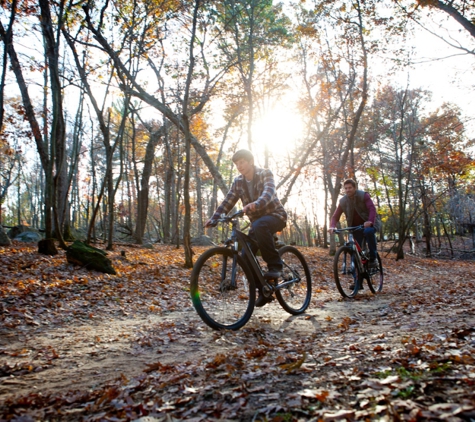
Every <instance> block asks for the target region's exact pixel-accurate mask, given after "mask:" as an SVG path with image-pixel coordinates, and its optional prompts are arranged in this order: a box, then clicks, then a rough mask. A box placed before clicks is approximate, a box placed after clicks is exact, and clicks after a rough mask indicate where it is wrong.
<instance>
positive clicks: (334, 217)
mask: <svg viewBox="0 0 475 422" xmlns="http://www.w3.org/2000/svg"><path fill="white" fill-rule="evenodd" d="M341 214H343V208H341V207H340V204H338V207H336V210H335V212H334V213H333V215H332V219H331V222H330V228H329V229H328V231H329V232H330V233H333V231H334V230H335V229H336V225H337V223H338V222H339V221H340V217H341Z"/></svg>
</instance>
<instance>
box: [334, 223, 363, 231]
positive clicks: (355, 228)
mask: <svg viewBox="0 0 475 422" xmlns="http://www.w3.org/2000/svg"><path fill="white" fill-rule="evenodd" d="M358 230H364V225H363V224H362V225H361V226H353V227H345V228H344V229H334V230H333V233H341V232H355V231H358Z"/></svg>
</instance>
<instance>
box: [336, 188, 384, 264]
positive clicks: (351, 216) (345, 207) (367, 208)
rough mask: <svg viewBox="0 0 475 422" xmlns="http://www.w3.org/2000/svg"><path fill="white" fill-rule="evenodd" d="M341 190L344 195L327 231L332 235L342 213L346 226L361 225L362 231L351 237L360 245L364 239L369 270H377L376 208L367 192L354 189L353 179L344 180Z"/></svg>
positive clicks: (378, 222) (377, 228) (377, 226)
mask: <svg viewBox="0 0 475 422" xmlns="http://www.w3.org/2000/svg"><path fill="white" fill-rule="evenodd" d="M343 188H344V189H345V194H346V195H345V196H343V198H341V199H340V202H339V204H338V207H337V209H336V210H335V213H334V214H333V216H332V219H331V223H330V228H329V229H328V231H329V232H330V233H333V231H334V230H335V228H336V225H337V223H338V221H339V220H340V217H341V214H343V213H344V214H345V216H346V222H347V224H348V226H359V225H363V226H364V231H363V232H361V231H356V232H354V233H353V236H354V238H355V240H356V241H357V242H358V243H359V244H360V245H362V243H363V237H364V238H365V239H366V242H367V244H368V249H369V268H377V267H378V263H377V261H376V256H377V251H376V232H377V231H378V230H379V229H380V221H379V218H378V214H377V213H376V207H375V206H374V203H373V200H372V199H371V197H370V195H369V193H368V192H364V191H362V190H357V189H356V182H355V181H354V180H353V179H346V180H345V181H344V182H343Z"/></svg>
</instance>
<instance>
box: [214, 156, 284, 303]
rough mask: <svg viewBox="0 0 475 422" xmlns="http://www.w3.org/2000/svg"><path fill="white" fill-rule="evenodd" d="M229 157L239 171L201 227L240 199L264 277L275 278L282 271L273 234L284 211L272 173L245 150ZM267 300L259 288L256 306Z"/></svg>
mask: <svg viewBox="0 0 475 422" xmlns="http://www.w3.org/2000/svg"><path fill="white" fill-rule="evenodd" d="M232 160H233V163H234V164H235V165H236V167H237V169H238V171H239V173H241V175H240V176H238V177H236V178H235V179H234V182H233V184H232V186H231V188H230V190H229V192H228V194H227V195H226V198H224V200H223V202H222V203H221V205H220V206H219V207H218V208H217V209H216V211H215V213H214V214H213V216H212V217H211V218H210V219H209V220H208V221H207V222H206V224H205V227H212V226H214V225H215V220H217V219H218V218H219V217H220V216H221V214H223V213H225V214H227V213H228V212H229V211H231V209H232V208H233V207H234V205H235V204H236V203H237V201H238V200H239V199H240V200H241V201H242V204H243V211H244V212H245V214H246V215H247V216H248V217H249V219H250V220H251V230H250V232H249V236H250V237H251V238H253V239H254V240H255V241H256V242H257V245H258V247H259V249H260V251H261V254H262V258H263V259H264V261H265V262H266V263H267V269H268V271H267V272H266V273H265V274H264V277H265V278H266V279H270V280H272V279H277V278H279V277H280V275H281V272H282V260H281V259H280V256H279V253H278V252H277V250H276V249H275V244H274V234H275V233H276V232H278V231H281V230H282V229H283V228H284V227H285V226H286V223H287V213H286V212H285V210H284V207H283V206H282V204H281V203H280V201H279V198H277V193H276V190H275V183H274V176H273V174H272V172H271V171H270V170H269V169H262V168H258V167H256V166H255V165H254V156H253V155H252V153H251V152H250V151H248V150H244V149H242V150H239V151H237V152H236V153H235V154H234V155H233V158H232ZM253 252H256V251H253ZM270 300H272V297H270V298H266V297H265V296H264V295H263V294H262V292H261V291H259V297H258V298H257V301H256V306H258V307H260V306H264V305H265V304H266V303H268V302H269V301H270Z"/></svg>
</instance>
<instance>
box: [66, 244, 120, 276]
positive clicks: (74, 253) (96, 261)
mask: <svg viewBox="0 0 475 422" xmlns="http://www.w3.org/2000/svg"><path fill="white" fill-rule="evenodd" d="M106 255H107V252H106V251H103V250H102V249H98V248H95V247H93V246H90V245H86V244H85V243H84V242H81V241H79V240H76V241H75V242H74V243H73V244H72V245H71V246H69V247H68V249H67V250H66V259H67V260H68V262H69V263H70V264H75V265H82V266H84V267H86V268H88V269H91V270H96V271H100V272H103V273H106V274H116V271H115V269H114V268H113V267H112V262H111V260H110V259H109V258H107V257H106Z"/></svg>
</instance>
